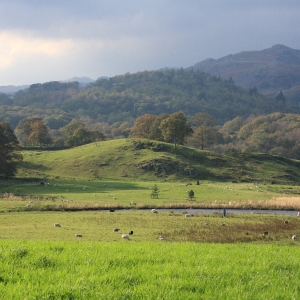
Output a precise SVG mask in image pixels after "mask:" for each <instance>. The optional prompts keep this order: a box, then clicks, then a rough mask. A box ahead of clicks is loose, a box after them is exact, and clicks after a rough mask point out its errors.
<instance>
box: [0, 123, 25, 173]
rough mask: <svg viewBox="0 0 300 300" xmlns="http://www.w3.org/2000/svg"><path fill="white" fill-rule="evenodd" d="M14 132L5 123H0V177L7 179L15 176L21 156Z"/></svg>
mask: <svg viewBox="0 0 300 300" xmlns="http://www.w3.org/2000/svg"><path fill="white" fill-rule="evenodd" d="M19 151H20V146H19V142H18V140H17V137H16V136H15V134H14V132H13V131H12V130H11V128H10V126H9V124H8V123H7V122H0V176H1V177H5V178H9V177H13V176H15V175H16V172H17V168H18V166H19V164H20V163H21V162H22V159H23V156H22V154H21V153H20V152H19Z"/></svg>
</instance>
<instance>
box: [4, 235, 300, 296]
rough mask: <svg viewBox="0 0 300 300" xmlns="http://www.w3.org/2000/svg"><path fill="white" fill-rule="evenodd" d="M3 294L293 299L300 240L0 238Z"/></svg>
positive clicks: (299, 291) (296, 289)
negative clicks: (266, 242) (257, 242)
mask: <svg viewBox="0 0 300 300" xmlns="http://www.w3.org/2000/svg"><path fill="white" fill-rule="evenodd" d="M0 256H1V260H0V266H1V276H0V292H1V298H2V299H251V300H252V299H258V300H261V299H298V298H299V297H300V287H299V276H300V273H299V272H300V262H299V247H295V246H280V247H279V246H274V245H249V244H227V245H220V244H206V243H201V244H199V243H165V242H162V243H154V242H150V243H149V242H144V243H131V242H130V241H123V242H120V243H113V242H110V243H104V242H85V241H82V240H78V241H76V242H45V241H44V242H31V241H30V242H29V241H0Z"/></svg>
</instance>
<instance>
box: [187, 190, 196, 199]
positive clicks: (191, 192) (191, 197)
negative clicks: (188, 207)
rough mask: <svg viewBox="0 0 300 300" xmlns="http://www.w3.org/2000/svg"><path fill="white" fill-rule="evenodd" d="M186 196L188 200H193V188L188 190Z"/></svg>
mask: <svg viewBox="0 0 300 300" xmlns="http://www.w3.org/2000/svg"><path fill="white" fill-rule="evenodd" d="M188 196H189V198H190V200H193V198H194V196H195V193H194V191H193V190H190V191H189V194H188Z"/></svg>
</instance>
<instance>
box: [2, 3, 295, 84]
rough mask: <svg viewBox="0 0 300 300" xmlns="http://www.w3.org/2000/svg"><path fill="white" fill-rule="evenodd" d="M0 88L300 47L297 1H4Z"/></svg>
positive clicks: (189, 63) (183, 64) (92, 76)
mask: <svg viewBox="0 0 300 300" xmlns="http://www.w3.org/2000/svg"><path fill="white" fill-rule="evenodd" d="M0 12H1V18H0V45H1V46H0V86H6V85H27V84H33V83H43V82H48V81H56V80H66V79H69V78H73V77H84V76H85V77H90V78H92V79H97V78H99V77H101V76H109V77H112V76H115V75H122V74H125V73H127V72H129V73H135V72H139V71H144V70H149V71H150V70H157V69H160V68H164V67H174V68H175V67H176V68H181V67H182V68H187V67H190V66H193V65H194V64H196V63H197V62H200V61H202V60H204V59H206V58H214V59H218V58H221V57H223V56H226V55H229V54H235V53H239V52H241V51H252V50H263V49H266V48H270V47H271V46H273V45H275V44H283V45H285V46H288V47H290V48H293V49H300V30H299V28H300V17H299V16H300V1H299V0H105V1H104V0H0Z"/></svg>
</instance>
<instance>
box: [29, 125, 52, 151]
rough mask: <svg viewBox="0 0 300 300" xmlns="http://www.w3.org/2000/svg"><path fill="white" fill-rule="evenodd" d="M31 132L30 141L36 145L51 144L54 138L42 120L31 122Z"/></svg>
mask: <svg viewBox="0 0 300 300" xmlns="http://www.w3.org/2000/svg"><path fill="white" fill-rule="evenodd" d="M30 127H31V134H30V135H29V141H30V142H31V143H32V144H34V145H40V146H41V145H50V144H51V143H52V139H51V137H50V135H49V131H48V128H47V126H46V125H45V124H44V123H43V121H42V120H37V121H35V122H33V123H31V124H30Z"/></svg>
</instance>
